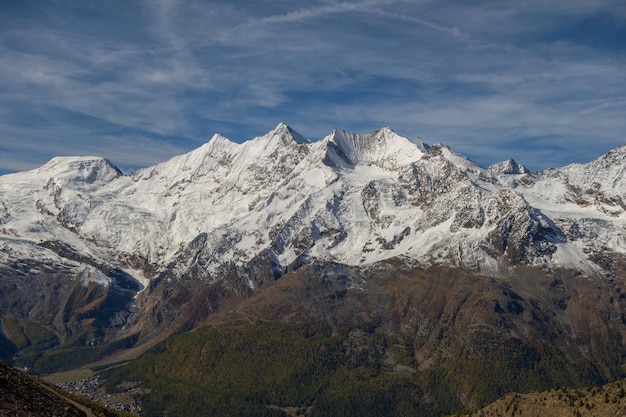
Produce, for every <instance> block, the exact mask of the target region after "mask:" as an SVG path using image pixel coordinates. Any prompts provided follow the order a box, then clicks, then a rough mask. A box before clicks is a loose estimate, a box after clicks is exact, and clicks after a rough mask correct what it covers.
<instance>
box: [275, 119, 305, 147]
mask: <svg viewBox="0 0 626 417" xmlns="http://www.w3.org/2000/svg"><path fill="white" fill-rule="evenodd" d="M272 132H273V133H274V134H275V135H276V134H278V135H281V136H283V137H286V138H289V139H292V140H293V141H294V142H296V143H297V144H303V143H311V141H310V140H308V139H307V138H305V137H304V136H302V135H301V134H300V133H298V132H296V131H295V130H294V129H292V128H291V126H289V125H287V124H285V123H283V122H280V123H279V124H278V125H277V126H276V127H275V128H274V130H273V131H272Z"/></svg>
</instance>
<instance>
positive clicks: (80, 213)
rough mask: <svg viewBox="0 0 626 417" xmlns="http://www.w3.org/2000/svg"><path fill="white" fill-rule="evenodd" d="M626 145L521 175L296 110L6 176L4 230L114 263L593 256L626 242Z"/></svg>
mask: <svg viewBox="0 0 626 417" xmlns="http://www.w3.org/2000/svg"><path fill="white" fill-rule="evenodd" d="M625 150H626V147H624V148H623V149H617V150H616V151H614V152H612V153H609V154H607V156H605V157H604V158H600V159H598V160H596V161H594V162H591V163H589V164H581V165H572V166H569V167H565V168H561V169H558V170H550V171H544V172H537V173H531V174H527V175H523V176H511V175H508V174H506V173H502V172H500V171H499V170H498V169H493V170H492V171H489V170H487V169H485V168H482V167H480V166H479V165H477V164H475V163H474V162H472V161H470V160H469V159H467V158H465V157H464V156H462V155H460V154H458V153H455V152H453V151H452V150H451V149H450V148H448V147H446V146H442V145H433V146H427V145H425V144H424V143H422V142H421V141H420V140H419V139H407V138H405V137H402V136H400V135H398V134H397V133H395V132H394V131H393V130H391V129H389V128H387V127H385V128H382V129H380V130H378V131H376V132H373V133H367V134H357V133H351V132H347V131H344V130H339V129H336V130H334V131H333V132H332V133H331V134H330V135H328V136H326V137H325V138H324V139H322V140H320V141H318V142H312V143H311V142H308V141H307V140H305V139H304V138H303V137H302V136H301V135H299V134H297V132H295V131H294V130H293V129H291V128H290V127H289V126H287V125H286V124H283V123H281V124H279V125H278V126H277V127H276V128H275V129H273V130H271V131H269V132H268V133H267V134H265V135H262V136H258V137H256V138H254V139H252V140H249V141H247V142H244V143H241V144H239V143H235V142H232V141H230V140H228V139H226V138H225V137H223V136H220V135H218V134H216V135H214V136H213V137H212V138H211V140H209V141H208V142H207V143H205V144H204V145H202V146H201V147H199V148H198V149H196V150H193V151H191V152H189V153H187V154H184V155H179V156H176V157H174V158H171V159H170V160H168V161H165V162H163V163H161V164H158V165H155V166H153V167H149V168H145V169H142V170H139V171H137V172H135V173H133V174H131V175H129V176H123V175H122V174H121V173H120V172H119V170H117V168H115V167H114V166H113V165H112V164H110V162H108V161H106V160H105V159H103V158H93V157H80V158H68V157H65V158H55V159H53V160H52V161H50V162H49V163H48V164H46V165H44V166H42V167H41V168H39V169H37V170H33V171H29V172H24V173H19V174H12V175H6V176H2V177H0V245H4V246H2V247H3V248H5V249H6V248H14V247H17V246H19V245H24V244H26V243H28V245H31V246H32V245H36V244H37V242H40V241H42V240H43V241H47V240H52V239H55V240H59V241H63V242H65V243H67V244H68V245H71V246H72V247H74V248H80V250H81V251H86V252H88V253H89V254H90V256H92V257H94V258H98V259H99V261H98V262H99V263H101V264H107V263H113V264H115V265H118V266H120V267H130V266H131V265H129V264H124V261H120V259H135V260H137V259H141V260H142V262H144V263H145V264H146V265H150V270H152V271H160V270H163V269H164V268H169V267H168V265H174V264H175V265H177V266H176V269H175V271H178V272H176V274H178V275H179V276H183V275H184V274H186V273H188V272H186V271H188V270H189V268H192V267H193V268H196V269H195V271H196V272H195V273H196V274H199V275H201V276H204V277H206V278H207V279H217V278H216V277H218V276H219V271H220V270H221V268H225V265H239V266H241V265H245V264H246V263H247V262H250V261H251V260H252V259H254V258H255V257H256V256H258V255H259V254H260V253H266V254H269V255H268V256H271V257H273V258H272V259H275V260H276V262H278V264H279V265H280V267H281V268H286V267H287V266H288V265H290V264H291V263H293V262H295V261H296V260H298V259H300V260H302V259H307V260H311V259H322V260H324V259H330V260H333V261H336V262H343V263H348V264H356V265H361V264H368V263H372V262H376V261H379V260H382V259H388V258H391V257H396V256H409V257H411V258H413V259H416V260H419V261H422V262H443V263H446V262H447V263H451V264H453V265H461V266H463V267H465V268H469V269H475V270H477V271H481V272H482V273H490V272H493V271H496V270H497V269H498V265H499V264H500V263H506V262H521V263H547V264H550V262H553V260H555V259H558V260H559V262H561V264H562V265H568V266H572V267H574V268H582V267H583V266H584V265H587V266H586V267H588V265H589V262H591V261H589V260H588V259H589V257H590V256H591V255H589V254H593V253H596V252H597V251H599V250H613V251H616V252H620V253H621V252H624V250H625V249H624V247H626V242H624V238H623V236H624V233H623V230H624V227H625V226H624V221H626V219H625V217H624V212H626V209H625V208H626V203H625V201H624V195H625V194H626V191H625V189H624V187H625V183H624V170H625V165H624V159H623V158H621V159H620V156H621V155H623V153H624V152H625ZM509 166H512V163H509ZM504 171H505V172H509V170H508V169H505V170H504ZM520 172H521V171H520ZM18 237H19V238H18ZM570 238H571V239H573V240H571V241H570V240H568V239H570ZM574 239H575V240H574ZM16 242H18V243H19V244H18V243H16ZM25 242H26V243H25ZM15 245H17V246H15ZM20 247H21V246H20ZM192 248H193V250H191V249H192ZM8 250H9V249H7V251H8ZM11 250H16V251H17V249H11ZM20 250H21V251H22V252H23V253H29V251H31V249H28V250H26V249H20ZM38 250H39V252H41V253H46V252H45V250H44V249H42V248H40V249H38ZM77 250H78V249H77ZM42 251H43V252H42ZM268 251H269V252H268ZM188 253H189V254H192V253H193V255H185V254H188ZM41 256H44V255H41ZM185 256H188V257H187V258H185ZM183 258H185V259H183ZM581 265H583V266H581ZM139 278H141V277H139Z"/></svg>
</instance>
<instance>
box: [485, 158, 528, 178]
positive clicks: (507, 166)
mask: <svg viewBox="0 0 626 417" xmlns="http://www.w3.org/2000/svg"><path fill="white" fill-rule="evenodd" d="M487 169H488V170H489V171H493V172H497V173H498V174H514V175H516V174H528V173H529V172H530V171H529V170H528V169H527V168H526V167H525V166H524V165H522V164H518V163H517V162H515V160H514V159H508V160H506V161H502V162H498V163H497V164H493V165H489V167H488V168H487Z"/></svg>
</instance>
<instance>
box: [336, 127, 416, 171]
mask: <svg viewBox="0 0 626 417" xmlns="http://www.w3.org/2000/svg"><path fill="white" fill-rule="evenodd" d="M326 140H327V141H328V143H329V145H330V144H332V146H329V149H330V150H331V155H330V156H331V157H330V159H328V160H329V161H330V160H336V158H337V157H338V158H340V159H342V160H343V161H344V163H345V162H347V163H348V164H349V165H355V164H360V163H365V164H372V163H374V164H391V163H393V162H392V161H396V162H400V163H405V162H407V161H409V160H417V159H419V158H421V157H422V155H423V154H424V152H425V149H426V147H425V146H424V144H423V143H422V142H421V141H420V140H410V139H407V138H405V137H403V136H400V135H398V134H397V133H396V132H394V131H393V130H391V129H390V128H389V127H383V128H381V129H379V130H377V131H375V132H373V133H352V132H348V131H346V130H341V129H334V130H333V131H332V133H331V134H330V136H328V137H327V139H326ZM332 155H335V157H333V156H332Z"/></svg>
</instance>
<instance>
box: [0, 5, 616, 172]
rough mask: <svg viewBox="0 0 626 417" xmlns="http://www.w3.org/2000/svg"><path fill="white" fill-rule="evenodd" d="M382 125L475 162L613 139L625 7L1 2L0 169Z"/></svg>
mask: <svg viewBox="0 0 626 417" xmlns="http://www.w3.org/2000/svg"><path fill="white" fill-rule="evenodd" d="M280 122H284V123H287V124H288V125H290V126H291V127H292V128H293V129H294V130H296V131H298V132H299V133H300V134H302V135H303V136H305V137H307V138H309V139H311V140H319V139H321V138H323V137H325V136H326V135H328V134H329V133H330V132H331V131H332V130H333V129H334V128H341V129H345V130H348V131H352V132H357V133H367V132H373V131H375V130H378V129H379V128H381V127H383V126H388V127H390V128H391V129H393V130H394V131H395V132H397V133H398V134H400V135H402V136H406V137H420V138H421V139H422V140H423V141H424V142H425V143H427V144H431V145H432V144H435V143H442V144H446V145H448V146H450V147H451V148H452V149H453V150H454V151H456V152H458V153H461V154H463V155H465V156H467V157H469V158H470V159H473V160H474V161H476V162H478V163H479V164H481V165H483V166H487V165H489V164H492V163H495V162H499V161H502V160H506V159H509V158H513V159H515V160H516V161H518V162H520V163H523V164H525V165H526V166H527V167H528V168H530V169H531V170H539V169H546V168H550V167H559V166H564V165H567V164H570V163H577V162H588V161H591V160H593V159H595V158H597V157H599V156H600V155H602V154H604V153H606V152H607V151H609V150H610V149H613V148H615V147H617V146H620V145H623V144H624V143H626V2H625V1H623V0H525V1H518V0H516V1H510V0H494V1H478V0H477V1H461V0H457V1H450V0H433V1H429V0H411V1H408V0H407V1H402V0H398V1H394V0H354V1H352V0H345V1H342V0H337V1H335V0H309V1H297V0H258V1H249V0H248V1H243V0H230V1H199V0H145V1H137V0H81V1H77V0H0V174H6V173H11V172H17V171H24V170H28V169H32V168H36V167H38V166H40V165H42V164H44V163H45V162H47V161H48V160H50V159H51V158H52V157H54V156H61V155H94V156H102V157H106V158H108V159H110V160H111V161H112V162H113V163H114V164H115V165H117V166H118V167H119V168H121V169H122V170H123V171H124V172H130V171H132V170H134V169H137V168H140V167H145V166H149V165H153V164H156V163H159V162H162V161H165V160H167V159H169V158H170V157H172V156H174V155H179V154H182V153H186V152H189V151H191V150H193V149H195V148H197V147H199V146H201V145H202V144H203V143H205V142H207V141H208V140H209V139H210V138H211V137H212V136H213V134H214V133H220V134H222V135H223V136H226V137H228V138H229V139H231V140H233V141H236V142H243V141H245V140H248V139H251V138H253V137H255V136H260V135H263V134H265V133H266V132H268V131H270V130H272V129H273V128H274V127H275V126H276V125H277V124H278V123H280Z"/></svg>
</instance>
